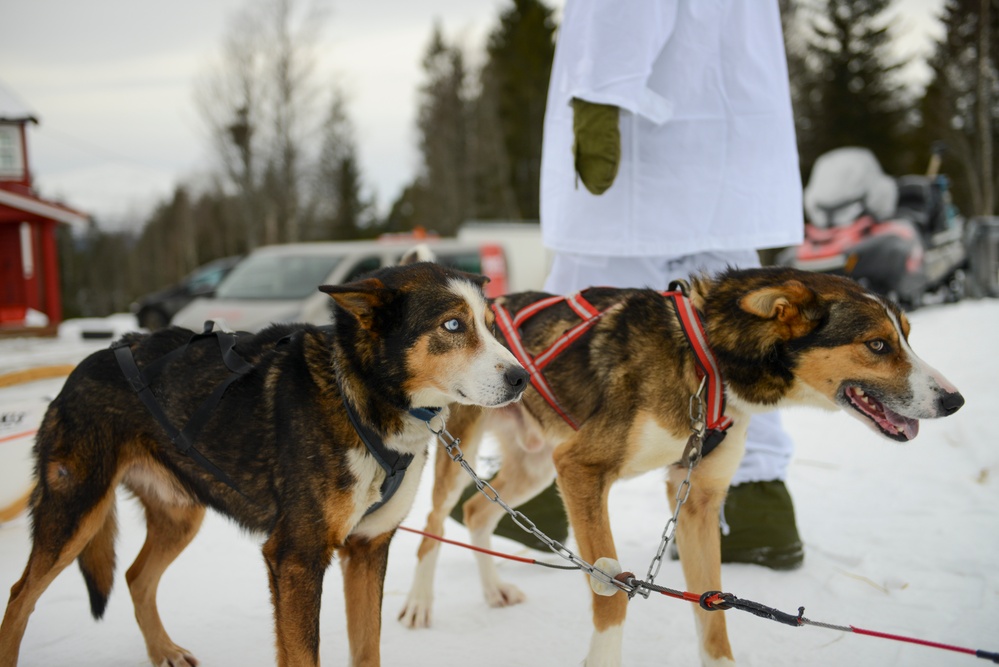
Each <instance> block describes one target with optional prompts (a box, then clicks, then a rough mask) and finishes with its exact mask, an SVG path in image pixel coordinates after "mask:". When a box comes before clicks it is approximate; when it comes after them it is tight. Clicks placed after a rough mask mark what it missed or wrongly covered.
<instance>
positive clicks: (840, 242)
mask: <svg viewBox="0 0 999 667" xmlns="http://www.w3.org/2000/svg"><path fill="white" fill-rule="evenodd" d="M939 164H940V159H939V154H937V153H935V154H934V156H933V159H931V161H930V168H929V169H928V172H927V174H926V175H910V176H902V177H901V178H898V179H895V178H892V177H891V176H888V175H886V174H885V173H884V172H883V171H882V169H881V165H880V164H879V163H878V161H877V158H875V157H874V154H873V153H871V151H869V150H867V149H866V148H855V147H847V148H838V149H836V150H833V151H830V152H828V153H825V154H824V155H822V156H820V157H819V159H818V160H816V162H815V166H814V168H813V169H812V174H811V177H810V178H809V181H808V185H807V186H806V187H805V192H804V204H805V216H806V224H805V241H804V243H803V244H802V245H800V246H797V247H795V248H789V249H787V250H785V251H784V252H783V253H781V254H780V255H779V256H778V260H777V261H778V263H779V264H784V265H788V266H794V267H797V268H800V269H805V270H811V271H820V272H828V273H837V274H840V275H845V276H848V277H851V278H854V279H855V280H857V281H858V282H860V283H861V284H863V285H864V286H866V287H867V288H869V289H871V290H873V291H875V292H878V293H880V294H883V295H885V296H887V297H889V298H891V299H893V300H895V301H896V302H897V303H899V304H900V305H902V306H903V307H906V308H916V307H918V306H919V305H920V304H922V302H923V298H924V296H925V295H926V294H928V293H931V292H936V293H942V294H943V296H944V298H945V299H946V300H951V301H956V300H959V299H961V298H962V297H963V296H964V295H965V291H966V289H967V283H968V273H967V268H968V246H967V238H966V234H965V221H964V218H963V217H962V216H961V215H960V214H959V213H958V211H957V209H956V207H954V206H953V204H952V203H951V202H950V196H949V193H948V190H947V184H948V181H947V178H946V176H944V175H942V174H939V173H938V171H939Z"/></svg>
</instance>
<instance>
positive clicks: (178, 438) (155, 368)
mask: <svg viewBox="0 0 999 667" xmlns="http://www.w3.org/2000/svg"><path fill="white" fill-rule="evenodd" d="M212 327H213V323H212V322H210V321H209V322H206V323H205V330H204V331H203V332H202V333H200V334H195V335H194V336H192V337H191V338H190V339H188V341H187V342H186V343H184V345H182V346H180V347H179V348H177V349H175V350H173V351H171V352H169V353H167V354H165V355H163V356H162V357H160V358H158V359H156V360H155V361H153V362H151V363H149V364H148V365H147V366H146V369H145V371H141V370H139V367H138V366H137V365H136V364H135V357H134V356H133V355H132V349H131V348H130V347H129V346H128V345H127V344H125V343H115V344H114V345H113V346H112V350H113V351H114V356H115V359H116V360H117V361H118V367H119V368H120V369H121V371H122V373H124V375H125V378H126V379H127V380H128V383H129V386H130V387H131V388H132V390H133V391H134V392H135V393H136V394H138V396H139V400H141V401H142V404H143V405H145V406H146V409H147V410H148V411H149V413H150V414H151V415H152V417H153V419H155V420H156V422H157V423H158V424H159V425H160V426H161V427H162V428H163V430H164V431H166V434H167V437H168V438H170V442H172V443H173V444H174V446H175V447H176V448H177V450H178V451H179V452H180V453H182V454H186V455H187V456H190V457H191V458H192V459H194V461H195V463H197V464H198V465H199V466H201V467H202V468H204V469H205V470H207V471H208V472H210V473H211V474H212V475H214V476H215V478H216V479H218V480H219V481H221V482H222V483H224V484H225V485H226V486H228V487H229V488H231V489H232V490H233V491H235V492H236V493H238V494H239V495H241V496H243V497H244V498H246V499H247V500H249V497H248V496H246V494H244V493H243V492H242V491H240V490H239V487H237V486H236V483H235V482H233V480H232V478H230V477H229V475H227V474H226V473H225V471H224V470H222V469H221V468H219V467H218V466H216V465H215V464H214V463H212V462H211V461H209V460H208V459H207V458H206V457H205V456H204V454H202V453H201V452H200V451H198V449H197V448H196V447H195V446H194V443H195V441H196V440H197V437H198V434H199V433H200V432H201V429H202V428H204V426H205V425H206V424H207V423H208V420H209V419H210V418H211V415H212V413H213V412H214V411H215V408H216V407H218V404H219V403H220V402H221V401H222V396H223V395H224V394H225V392H226V390H227V389H228V388H229V386H230V385H231V384H232V383H233V382H235V381H236V380H238V379H239V378H240V377H242V376H243V375H245V374H246V373H247V372H248V371H250V370H251V369H252V368H253V366H252V365H251V364H249V363H247V362H246V361H245V360H244V359H243V358H242V357H240V356H239V353H237V352H236V351H235V349H234V347H235V345H236V334H234V333H232V332H223V331H219V332H212V331H211V329H212ZM212 335H214V336H217V338H218V342H219V348H220V351H221V353H222V359H223V361H224V362H225V365H226V367H227V368H229V370H230V371H232V373H233V374H232V375H231V376H230V377H229V378H227V379H226V380H224V381H222V382H221V383H219V384H218V385H217V386H216V387H215V389H214V390H213V391H212V393H211V394H209V396H208V398H206V399H205V400H204V401H203V402H202V403H201V405H200V406H198V409H197V411H195V413H194V415H193V416H192V417H191V418H190V419H189V420H188V422H187V424H186V425H185V426H184V428H183V429H178V428H177V427H176V426H174V425H173V423H172V422H171V421H170V418H169V417H167V414H166V413H165V412H164V411H163V407H162V406H161V405H160V403H159V401H157V400H156V396H155V395H154V394H153V391H152V389H151V387H150V383H151V382H152V380H153V379H155V378H156V377H157V376H158V375H159V374H160V372H161V371H162V370H163V368H164V367H166V365H167V363H169V362H170V361H173V360H174V359H177V358H178V357H181V356H183V354H184V353H185V352H186V351H187V348H188V346H189V345H190V344H191V343H192V342H193V341H195V340H198V339H201V338H207V337H210V336H212Z"/></svg>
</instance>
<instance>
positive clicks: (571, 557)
mask: <svg viewBox="0 0 999 667" xmlns="http://www.w3.org/2000/svg"><path fill="white" fill-rule="evenodd" d="M437 419H440V422H441V424H440V428H439V429H434V427H433V426H432V422H433V420H432V419H431V420H430V421H428V422H427V428H428V429H430V432H431V433H433V434H434V436H435V437H436V438H437V440H438V441H440V443H441V444H442V445H443V446H444V449H445V451H447V455H448V457H450V459H451V460H452V461H454V462H455V463H457V464H458V465H460V466H461V467H462V468H463V469H464V470H465V472H466V473H468V476H469V477H471V478H472V481H473V482H475V487H476V488H477V489H478V490H479V492H480V493H482V495H484V496H485V497H486V498H488V499H489V500H490V501H491V502H494V503H496V504H497V505H499V506H500V507H502V508H503V510H504V511H505V512H506V513H507V514H509V515H510V518H511V519H513V522H514V523H515V524H517V525H518V526H519V527H520V528H521V530H524V531H526V532H528V533H531V534H532V535H534V536H535V537H536V538H538V539H539V540H541V541H542V542H544V543H545V545H546V546H547V547H548V548H549V549H550V550H551V551H552V552H553V553H555V554H556V555H558V556H560V557H561V558H564V559H565V560H567V561H569V562H570V563H572V564H573V565H575V566H576V567H578V568H579V569H580V570H582V571H583V572H585V573H586V574H588V575H589V576H591V577H593V578H594V579H596V580H597V581H600V582H603V583H605V584H610V585H612V586H616V587H617V588H619V589H621V590H622V591H624V592H625V593H627V594H628V596H629V597H631V596H633V595H634V594H635V588H634V587H633V586H630V585H628V584H626V583H624V582H622V581H619V580H617V579H615V578H614V576H613V575H611V574H610V573H608V572H605V571H604V570H601V569H600V568H598V567H596V566H595V565H592V564H590V563H588V562H586V561H585V560H583V559H582V558H580V557H579V556H577V555H576V554H575V553H573V552H572V551H571V550H570V549H568V548H566V547H565V546H564V545H563V544H562V543H560V542H558V541H557V540H554V539H552V538H550V537H548V536H547V535H545V534H544V533H543V532H541V530H540V529H539V528H538V527H537V526H536V525H535V524H534V522H533V521H531V520H530V519H529V518H527V516H526V515H524V513H523V512H520V511H518V510H516V509H514V508H512V507H510V506H509V505H507V504H506V503H505V502H504V501H503V499H502V498H500V497H499V493H497V491H496V489H494V488H493V486H492V484H490V483H489V482H487V481H486V480H484V479H482V478H481V477H479V476H478V475H477V474H476V473H475V470H474V469H472V466H471V465H469V463H468V461H466V460H465V456H464V454H463V453H462V451H461V439H460V438H455V437H454V436H453V435H451V434H450V433H448V431H447V429H446V428H445V424H444V419H443V417H440V416H439V415H438V417H437ZM646 597H647V595H646Z"/></svg>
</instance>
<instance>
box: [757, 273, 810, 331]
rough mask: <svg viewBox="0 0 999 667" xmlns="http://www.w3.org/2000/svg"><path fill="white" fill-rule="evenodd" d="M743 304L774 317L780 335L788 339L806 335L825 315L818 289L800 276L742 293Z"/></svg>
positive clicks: (760, 313)
mask: <svg viewBox="0 0 999 667" xmlns="http://www.w3.org/2000/svg"><path fill="white" fill-rule="evenodd" d="M739 307H741V308H742V309H743V310H744V311H746V312H747V313H750V314H752V315H756V316H757V317H760V318H763V319H765V320H772V321H773V322H774V323H775V324H776V325H777V326H778V329H777V335H778V336H780V337H781V338H783V339H784V340H791V339H792V338H798V337H800V336H804V335H805V334H807V333H808V332H809V331H811V330H812V329H814V328H815V325H816V324H818V321H819V319H820V318H821V317H822V307H821V305H820V304H819V301H818V297H817V295H816V294H815V292H813V291H812V290H810V289H809V288H808V287H806V286H805V285H804V284H802V283H801V282H799V281H797V280H789V281H787V282H786V283H784V284H783V285H776V286H772V287H763V288H760V289H757V290H753V291H752V292H750V293H749V294H747V295H746V296H744V297H742V299H741V300H740V301H739Z"/></svg>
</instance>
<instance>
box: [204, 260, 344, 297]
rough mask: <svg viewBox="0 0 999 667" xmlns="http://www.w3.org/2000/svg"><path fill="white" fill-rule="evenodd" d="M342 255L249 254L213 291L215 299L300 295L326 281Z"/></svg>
mask: <svg viewBox="0 0 999 667" xmlns="http://www.w3.org/2000/svg"><path fill="white" fill-rule="evenodd" d="M342 259H343V256H342V255H305V256H291V257H287V256H285V257H282V256H276V255H255V256H250V257H248V258H246V259H245V260H243V261H242V262H240V263H239V264H237V265H236V268H235V269H233V270H232V273H230V274H229V275H228V276H226V279H225V280H224V281H222V284H221V285H219V288H218V290H217V292H216V296H217V297H218V298H219V299H304V298H305V297H307V296H309V295H310V294H312V293H314V292H315V291H316V288H317V287H318V286H319V285H321V284H323V282H325V281H326V278H327V276H329V274H330V272H331V271H332V270H333V268H334V267H335V266H336V265H337V264H338V263H339V262H340V260H342Z"/></svg>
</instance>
